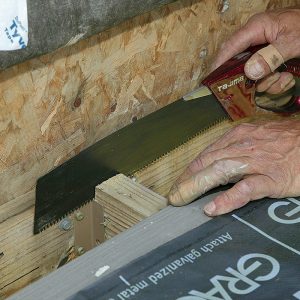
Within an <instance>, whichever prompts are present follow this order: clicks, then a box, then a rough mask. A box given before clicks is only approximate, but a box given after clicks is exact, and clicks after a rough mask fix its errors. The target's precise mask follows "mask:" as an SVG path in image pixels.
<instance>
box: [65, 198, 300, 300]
mask: <svg viewBox="0 0 300 300" xmlns="http://www.w3.org/2000/svg"><path fill="white" fill-rule="evenodd" d="M162 230H163V228H162ZM137 238H138V237H137ZM70 299H72V300H75V299H76V300H87V299H99V300H100V299H106V300H126V299H143V300H144V299H145V300H146V299H152V300H154V299H155V300H160V299H174V300H175V299H176V300H203V299H209V300H221V299H224V300H230V299H251V300H253V299H256V300H258V299H280V300H283V299H291V300H295V299H300V201H299V198H287V199H281V200H270V199H267V200H262V201H258V202H254V203H251V204H250V205H247V206H246V207H244V208H242V209H240V210H238V211H235V212H234V213H233V214H228V215H225V216H220V217H217V218H215V219H212V220H211V221H209V222H206V223H205V224H203V225H201V226H199V227H198V228H195V229H193V230H191V231H189V232H187V233H186V234H184V235H182V236H180V237H178V238H176V239H174V240H172V241H170V242H168V243H166V244H165V245H162V246H160V247H159V248H157V249H155V250H153V251H151V252H150V253H148V254H146V255H145V256H142V257H139V258H137V259H136V260H135V261H133V262H131V263H129V264H128V265H126V266H124V267H122V268H120V269H119V270H117V271H115V272H113V273H111V274H109V275H107V276H106V277H103V278H102V279H101V278H100V279H99V281H98V282H96V283H94V284H93V285H91V286H89V287H88V288H86V289H84V290H81V291H80V292H78V293H77V294H76V295H74V296H72V297H71V298H70Z"/></svg>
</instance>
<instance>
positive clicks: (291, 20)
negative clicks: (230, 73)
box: [213, 8, 300, 94]
mask: <svg viewBox="0 0 300 300" xmlns="http://www.w3.org/2000/svg"><path fill="white" fill-rule="evenodd" d="M265 43H269V44H270V45H269V46H267V47H265V48H263V49H261V50H260V51H258V52H257V53H255V54H254V55H253V56H252V57H251V58H250V59H249V60H248V62H247V63H246V65H245V74H246V76H247V77H249V78H250V79H253V80H259V81H258V82H257V86H256V88H257V91H259V92H264V91H266V92H268V93H270V94H278V93H281V92H284V91H286V90H288V89H290V88H291V87H293V86H294V84H295V80H294V79H293V75H292V74H291V73H288V72H282V73H279V72H274V71H275V70H276V69H277V68H278V67H279V66H280V65H281V64H283V63H284V62H285V61H287V60H289V59H291V58H295V57H299V56H300V9H296V8H295V9H282V10H278V11H269V12H265V13H260V14H256V15H254V16H252V17H251V18H250V19H249V21H248V22H247V23H246V25H245V26H243V27H242V28H241V29H240V30H239V31H237V32H236V33H235V34H233V35H232V36H231V38H230V39H229V40H227V41H226V42H225V43H224V44H223V45H222V46H221V50H220V52H219V54H218V56H217V58H216V60H215V63H214V64H213V69H216V68H217V67H219V66H220V65H222V64H223V63H224V62H225V61H227V60H228V59H230V58H231V57H233V56H234V55H236V54H238V53H241V52H243V51H244V50H246V49H247V48H248V47H249V46H254V45H261V44H265Z"/></svg>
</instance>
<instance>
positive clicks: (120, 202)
mask: <svg viewBox="0 0 300 300" xmlns="http://www.w3.org/2000/svg"><path fill="white" fill-rule="evenodd" d="M95 200H96V201H97V202H98V203H100V204H101V205H102V206H103V210H104V218H105V227H106V238H110V237H112V236H114V235H116V234H118V233H120V232H122V231H124V230H126V229H128V228H130V227H131V226H133V225H134V224H137V223H138V222H140V221H141V220H143V219H145V218H147V217H149V216H151V215H153V214H154V213H156V212H158V211H159V210H161V209H163V208H164V207H166V206H167V199H166V198H164V197H162V196H160V195H158V194H157V193H155V192H153V191H151V190H149V189H147V188H145V187H144V186H143V185H141V184H139V183H137V182H135V181H133V180H132V179H130V178H128V177H126V176H125V175H123V174H119V175H116V176H114V177H112V178H110V179H109V180H107V181H105V182H103V183H101V184H100V185H98V186H97V187H96V193H95Z"/></svg>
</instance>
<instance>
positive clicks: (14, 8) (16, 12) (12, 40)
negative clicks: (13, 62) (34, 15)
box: [0, 0, 28, 51]
mask: <svg viewBox="0 0 300 300" xmlns="http://www.w3.org/2000/svg"><path fill="white" fill-rule="evenodd" d="M26 1H27V0H0V51H1V50H2V51H10V50H18V49H23V48H25V47H26V46H27V43H28V19H27V2H26Z"/></svg>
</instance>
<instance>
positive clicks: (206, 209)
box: [203, 201, 216, 216]
mask: <svg viewBox="0 0 300 300" xmlns="http://www.w3.org/2000/svg"><path fill="white" fill-rule="evenodd" d="M203 210H204V212H205V213H206V214H207V215H208V216H211V215H212V214H213V213H214V212H215V210H216V205H215V203H214V201H212V202H209V203H208V204H206V205H205V206H204V208H203Z"/></svg>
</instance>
